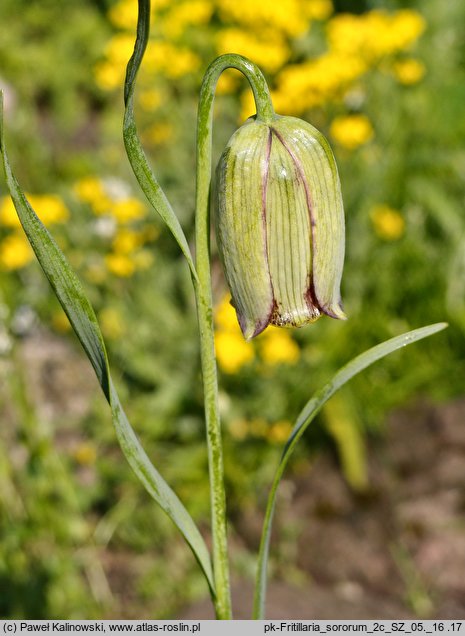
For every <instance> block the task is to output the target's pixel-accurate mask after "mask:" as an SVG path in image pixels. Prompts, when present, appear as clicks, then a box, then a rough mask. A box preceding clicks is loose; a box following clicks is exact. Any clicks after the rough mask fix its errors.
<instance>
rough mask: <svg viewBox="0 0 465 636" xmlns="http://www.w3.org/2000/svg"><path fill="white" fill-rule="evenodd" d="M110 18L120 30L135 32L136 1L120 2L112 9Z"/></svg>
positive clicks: (126, 0)
mask: <svg viewBox="0 0 465 636" xmlns="http://www.w3.org/2000/svg"><path fill="white" fill-rule="evenodd" d="M108 17H109V18H110V22H111V23H112V24H114V25H115V26H117V27H119V28H120V29H128V30H134V29H135V27H136V25H137V4H136V3H135V2H134V0H119V2H117V3H116V4H114V5H113V6H112V7H111V8H110V10H109V12H108Z"/></svg>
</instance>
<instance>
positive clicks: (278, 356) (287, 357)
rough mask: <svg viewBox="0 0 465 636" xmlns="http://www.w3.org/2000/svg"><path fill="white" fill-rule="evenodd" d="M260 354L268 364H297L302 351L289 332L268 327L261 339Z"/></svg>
mask: <svg viewBox="0 0 465 636" xmlns="http://www.w3.org/2000/svg"><path fill="white" fill-rule="evenodd" d="M259 343H260V354H261V357H262V358H263V360H264V362H266V364H269V365H270V366H273V365H276V364H295V363H296V362H297V361H298V359H299V357H300V349H299V347H298V345H297V343H296V342H295V340H293V338H292V336H291V335H290V333H289V332H288V331H284V330H282V329H278V328H277V327H268V329H267V330H266V331H265V332H264V334H263V336H261V337H260V338H259Z"/></svg>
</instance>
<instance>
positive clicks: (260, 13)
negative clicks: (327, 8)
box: [217, 0, 315, 37]
mask: <svg viewBox="0 0 465 636" xmlns="http://www.w3.org/2000/svg"><path fill="white" fill-rule="evenodd" d="M314 1H315V0H314ZM217 3H218V7H219V9H220V16H221V18H222V20H223V22H226V23H227V22H231V21H232V22H236V23H237V24H239V25H240V26H241V27H243V31H244V32H250V31H258V32H263V31H264V29H267V28H268V29H273V31H275V32H276V33H280V32H281V33H283V34H284V35H286V36H287V37H297V36H299V35H302V34H304V33H305V32H306V31H307V30H308V26H309V23H308V13H307V11H306V10H305V9H306V7H305V6H304V5H303V4H302V2H301V0H280V1H279V2H263V0H247V2H238V1H237V0H217Z"/></svg>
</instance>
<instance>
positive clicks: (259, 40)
mask: <svg viewBox="0 0 465 636" xmlns="http://www.w3.org/2000/svg"><path fill="white" fill-rule="evenodd" d="M216 43H217V51H218V54H220V55H221V54H222V53H231V51H234V53H238V54H239V55H245V56H246V57H249V58H250V59H252V60H254V62H255V63H256V64H258V65H259V66H260V67H261V68H263V69H264V70H265V71H269V72H270V73H273V72H275V71H277V70H278V69H279V68H280V67H281V66H282V65H283V64H284V63H285V62H286V60H287V59H288V58H289V56H290V49H289V47H288V45H287V44H286V41H285V39H284V38H283V37H282V36H280V34H279V33H277V32H276V31H263V30H261V31H255V32H251V33H249V32H247V31H243V30H242V29H238V28H228V29H223V30H221V31H220V32H219V33H218V35H217V39H216Z"/></svg>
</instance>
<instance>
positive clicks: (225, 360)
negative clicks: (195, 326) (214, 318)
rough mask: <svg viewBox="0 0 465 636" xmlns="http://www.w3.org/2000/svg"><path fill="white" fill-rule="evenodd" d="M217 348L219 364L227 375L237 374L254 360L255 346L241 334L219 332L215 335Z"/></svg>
mask: <svg viewBox="0 0 465 636" xmlns="http://www.w3.org/2000/svg"><path fill="white" fill-rule="evenodd" d="M215 346H216V357H217V360H218V364H219V366H220V367H221V369H222V370H223V371H225V372H226V373H237V372H238V371H239V370H240V369H241V368H242V367H243V366H244V365H245V364H247V363H249V362H251V361H252V360H253V358H254V349H253V345H251V344H250V343H247V342H246V341H245V340H244V338H243V337H242V334H241V333H240V332H238V333H230V332H227V331H219V332H218V333H216V334H215Z"/></svg>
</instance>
